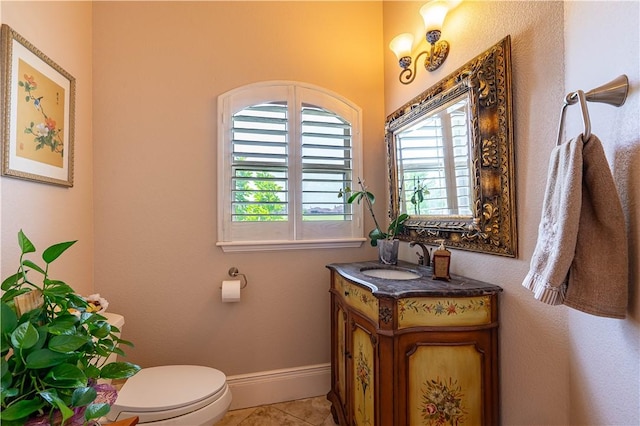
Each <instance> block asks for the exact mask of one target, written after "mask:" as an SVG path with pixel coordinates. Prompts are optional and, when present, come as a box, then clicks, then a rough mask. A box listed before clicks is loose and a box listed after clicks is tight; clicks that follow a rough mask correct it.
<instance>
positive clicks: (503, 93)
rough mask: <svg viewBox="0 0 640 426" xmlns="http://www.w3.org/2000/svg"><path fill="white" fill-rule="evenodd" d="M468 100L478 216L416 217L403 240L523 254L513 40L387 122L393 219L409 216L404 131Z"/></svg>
mask: <svg viewBox="0 0 640 426" xmlns="http://www.w3.org/2000/svg"><path fill="white" fill-rule="evenodd" d="M464 97H467V100H468V119H467V126H468V129H467V134H468V139H469V141H468V142H469V147H468V148H469V178H470V180H471V187H470V192H471V194H470V196H471V199H470V204H471V215H468V216H460V215H434V216H432V215H413V216H410V217H409V219H408V220H407V221H406V222H405V225H406V226H405V231H404V233H403V234H402V235H400V236H399V238H400V239H401V240H403V241H416V242H422V243H426V244H433V245H437V244H438V241H439V240H442V239H444V240H445V245H446V246H448V247H452V248H458V249H462V250H470V251H477V252H483V253H489V254H495V255H502V256H509V257H516V256H517V232H516V231H517V229H516V211H515V207H516V203H515V179H514V162H515V161H514V148H513V118H512V100H511V39H510V36H507V37H505V38H504V39H502V40H501V41H500V42H499V43H497V44H496V45H494V46H492V47H491V48H489V49H488V50H486V51H485V52H483V53H481V54H480V55H478V56H477V57H475V58H474V59H472V60H471V61H469V62H468V63H466V64H465V65H464V66H462V67H461V68H459V69H458V70H456V71H455V72H453V73H452V74H450V75H449V76H447V77H445V78H444V79H442V80H441V81H439V82H438V83H437V84H435V85H434V86H432V87H430V88H429V89H427V90H426V91H425V92H423V93H421V94H420V95H418V96H417V97H415V98H414V99H412V100H411V101H409V102H408V103H406V104H405V105H403V106H402V107H401V108H399V109H398V110H397V111H395V112H394V113H393V114H391V115H390V116H389V117H387V121H386V126H385V140H386V143H387V154H388V156H387V160H388V167H389V189H390V191H389V193H390V214H391V217H397V215H398V213H399V212H400V211H401V210H403V211H406V208H404V206H403V204H406V203H405V202H404V200H405V199H403V198H402V197H403V194H402V191H403V189H402V188H401V186H402V185H401V184H400V182H399V180H398V163H397V147H396V140H397V137H396V136H397V132H399V131H400V129H405V128H407V126H410V125H411V124H413V123H418V122H419V121H420V120H422V119H424V118H425V117H428V116H429V114H430V113H432V112H434V111H436V110H438V109H439V108H442V107H443V106H444V105H446V104H447V103H450V102H451V101H453V100H455V99H458V98H464ZM400 179H401V180H402V176H401V177H400ZM426 197H428V195H426Z"/></svg>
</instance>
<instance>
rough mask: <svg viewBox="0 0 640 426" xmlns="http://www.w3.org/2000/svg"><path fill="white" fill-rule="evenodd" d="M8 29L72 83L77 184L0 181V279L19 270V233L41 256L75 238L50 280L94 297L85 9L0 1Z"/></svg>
mask: <svg viewBox="0 0 640 426" xmlns="http://www.w3.org/2000/svg"><path fill="white" fill-rule="evenodd" d="M0 7H1V8H2V23H5V24H8V25H9V26H10V27H11V28H13V29H14V30H15V31H17V32H18V33H19V34H20V35H21V36H22V37H24V38H25V39H27V40H28V41H29V42H30V43H31V44H33V45H34V46H35V47H36V48H38V49H39V50H41V51H42V52H44V54H46V55H47V56H49V57H50V58H51V59H52V60H53V61H54V62H55V63H57V64H58V65H59V66H60V67H62V68H63V69H64V70H66V71H67V72H68V73H70V74H71V75H72V76H74V77H75V79H76V111H75V144H74V147H75V153H74V156H75V162H74V163H75V173H74V175H75V180H74V181H75V185H74V187H73V188H65V187H60V186H54V185H49V184H43V183H35V182H30V181H25V180H19V179H13V178H8V177H2V178H0V193H1V194H2V199H1V201H0V203H1V204H0V211H1V213H0V217H1V219H2V222H1V223H0V231H1V236H0V241H1V250H0V252H1V253H2V254H1V257H0V258H1V261H2V262H1V264H0V269H1V273H0V275H1V276H2V277H3V278H6V277H7V276H8V275H9V274H12V273H14V272H15V271H16V270H17V267H18V258H19V255H20V249H19V247H18V239H17V235H18V231H19V230H20V229H23V231H24V232H25V234H26V235H27V237H29V238H30V239H31V241H32V242H33V243H34V245H35V246H36V248H37V249H38V254H37V257H32V259H33V260H34V261H36V262H37V263H39V264H42V262H41V258H40V252H41V251H42V250H44V249H45V248H47V247H48V246H49V245H51V244H55V243H58V242H61V241H69V240H76V239H77V240H79V241H78V243H76V244H75V245H74V246H73V247H72V248H71V249H69V250H68V251H67V252H66V253H65V254H64V255H63V256H62V257H60V258H59V259H58V260H56V262H55V263H54V265H53V266H52V268H51V270H50V272H51V277H52V278H56V279H61V280H63V281H65V282H66V283H67V284H69V285H71V286H73V287H74V288H75V289H76V290H77V291H78V292H79V293H81V294H91V293H92V292H93V141H92V137H91V124H92V88H91V85H92V82H91V79H92V76H91V69H92V44H91V3H87V2H85V3H80V2H19V1H15V2H14V1H3V2H2V4H1V6H0Z"/></svg>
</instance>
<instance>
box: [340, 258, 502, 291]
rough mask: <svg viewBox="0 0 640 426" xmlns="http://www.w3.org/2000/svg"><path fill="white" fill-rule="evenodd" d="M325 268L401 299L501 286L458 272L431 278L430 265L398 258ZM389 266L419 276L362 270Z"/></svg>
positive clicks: (488, 289) (500, 289)
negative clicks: (378, 275)
mask: <svg viewBox="0 0 640 426" xmlns="http://www.w3.org/2000/svg"><path fill="white" fill-rule="evenodd" d="M327 268H329V269H331V270H334V271H336V272H337V273H338V274H340V275H341V276H343V277H344V278H346V279H348V280H349V281H353V282H354V283H356V284H359V285H362V286H364V287H366V288H368V289H369V290H371V291H372V292H373V294H375V295H376V296H378V297H389V298H392V299H402V298H405V297H441V296H446V297H468V296H482V295H489V294H495V293H499V292H501V291H502V288H501V287H499V286H497V285H494V284H489V283H485V282H482V281H478V280H474V279H471V278H467V277H461V276H458V275H451V281H441V280H434V279H432V278H431V268H430V267H428V266H418V265H415V264H413V263H409V262H404V261H399V262H398V265H396V266H385V265H382V264H381V263H379V262H378V261H365V262H353V263H331V264H329V265H327ZM376 268H392V269H401V270H410V271H412V272H415V273H418V274H419V275H420V278H415V279H410V280H396V279H388V278H376V277H371V276H368V275H365V274H363V273H362V272H361V271H362V270H363V269H365V270H366V269H376Z"/></svg>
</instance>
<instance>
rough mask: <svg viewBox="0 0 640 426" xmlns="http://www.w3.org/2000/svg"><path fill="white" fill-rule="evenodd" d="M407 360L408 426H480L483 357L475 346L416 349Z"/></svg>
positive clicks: (433, 345)
mask: <svg viewBox="0 0 640 426" xmlns="http://www.w3.org/2000/svg"><path fill="white" fill-rule="evenodd" d="M407 358H408V365H409V368H408V383H409V390H408V393H409V395H408V398H407V403H408V412H409V422H408V424H409V425H412V426H413V425H416V426H418V425H428V426H439V425H480V424H482V423H483V419H482V386H481V384H482V353H481V352H479V351H478V350H477V348H476V346H475V345H473V344H467V345H465V344H463V345H442V344H424V343H421V344H418V345H415V346H414V347H413V348H412V350H411V351H410V353H408V354H407Z"/></svg>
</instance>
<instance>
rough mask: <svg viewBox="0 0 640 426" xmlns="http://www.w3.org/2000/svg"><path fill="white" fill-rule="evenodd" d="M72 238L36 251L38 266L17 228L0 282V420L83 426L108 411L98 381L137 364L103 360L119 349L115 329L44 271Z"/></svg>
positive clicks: (109, 391)
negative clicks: (10, 268) (13, 255)
mask: <svg viewBox="0 0 640 426" xmlns="http://www.w3.org/2000/svg"><path fill="white" fill-rule="evenodd" d="M75 242H76V241H68V242H63V243H58V244H54V245H52V246H51V247H49V248H47V249H46V250H44V251H43V252H42V260H43V261H44V263H45V266H44V267H41V266H39V265H38V264H36V263H35V262H33V261H31V260H29V259H27V258H26V255H28V254H30V253H35V252H36V248H35V247H34V245H33V244H32V243H31V241H30V240H29V239H28V238H27V237H26V235H25V234H24V233H23V232H22V230H21V231H20V232H19V233H18V244H19V246H20V249H21V255H20V262H19V265H18V270H17V272H16V273H15V274H13V275H11V276H9V277H8V278H6V279H5V280H4V281H3V282H2V291H3V294H2V298H1V303H0V314H1V320H2V322H1V324H0V343H1V359H0V363H1V370H0V379H1V384H2V387H1V393H0V402H1V405H2V412H0V422H1V423H2V425H3V426H9V425H82V424H90V423H91V422H93V420H94V419H98V418H100V417H102V416H104V415H105V414H107V413H108V412H109V409H110V407H111V404H113V403H114V402H115V398H116V396H117V393H116V392H115V389H114V388H113V387H112V386H110V385H108V384H98V382H97V381H98V379H100V378H102V379H125V378H128V377H131V376H133V375H134V374H135V373H137V372H138V371H139V370H140V367H139V366H137V365H135V364H132V363H129V362H113V363H108V364H105V362H106V359H107V357H108V356H109V355H111V354H112V353H116V354H119V355H124V352H123V351H122V349H120V347H119V346H120V345H128V346H133V345H132V344H131V342H128V341H126V340H123V339H121V338H120V337H119V335H118V333H119V331H120V330H118V329H117V327H114V326H112V325H110V324H109V323H108V321H107V319H106V318H105V317H104V316H102V315H100V313H99V312H95V310H96V308H95V304H93V303H90V302H87V300H85V298H83V297H81V296H80V295H78V294H76V293H75V292H74V290H73V288H71V287H70V286H69V285H67V284H66V283H64V282H63V281H59V280H55V279H53V278H51V277H50V276H49V267H50V264H51V263H52V262H53V261H55V260H56V259H57V258H58V257H59V256H60V255H61V254H62V253H64V252H65V251H66V250H67V249H68V248H69V247H71V246H72V245H73V244H74V243H75Z"/></svg>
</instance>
